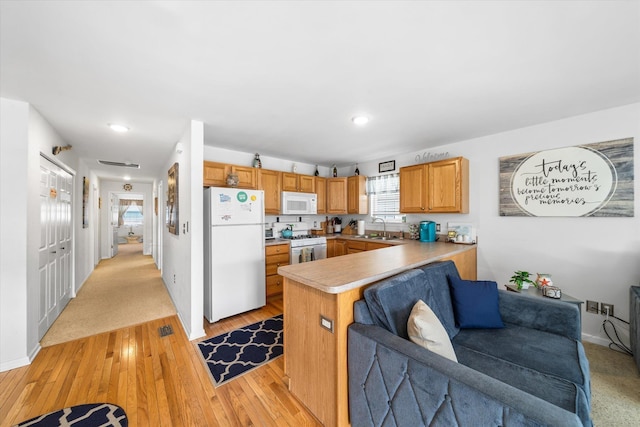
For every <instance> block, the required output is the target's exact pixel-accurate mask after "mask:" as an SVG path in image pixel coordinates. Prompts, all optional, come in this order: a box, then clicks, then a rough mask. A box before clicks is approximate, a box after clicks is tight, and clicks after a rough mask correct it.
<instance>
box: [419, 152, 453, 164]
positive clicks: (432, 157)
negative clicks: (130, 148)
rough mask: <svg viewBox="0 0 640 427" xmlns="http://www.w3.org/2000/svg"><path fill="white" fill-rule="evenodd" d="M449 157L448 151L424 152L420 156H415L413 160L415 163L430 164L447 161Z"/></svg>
mask: <svg viewBox="0 0 640 427" xmlns="http://www.w3.org/2000/svg"><path fill="white" fill-rule="evenodd" d="M449 157H450V156H449V152H448V151H445V152H444V153H430V152H428V151H425V152H424V153H422V154H419V153H418V154H416V157H415V158H414V160H415V162H416V163H430V162H437V161H438V160H444V159H448V158H449Z"/></svg>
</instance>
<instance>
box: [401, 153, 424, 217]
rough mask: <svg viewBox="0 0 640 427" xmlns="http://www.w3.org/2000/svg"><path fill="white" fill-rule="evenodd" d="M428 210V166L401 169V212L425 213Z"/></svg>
mask: <svg viewBox="0 0 640 427" xmlns="http://www.w3.org/2000/svg"><path fill="white" fill-rule="evenodd" d="M426 208H427V165H426V164H421V165H415V166H406V167H403V168H400V212H402V213H425V211H426Z"/></svg>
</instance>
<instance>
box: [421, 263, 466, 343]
mask: <svg viewBox="0 0 640 427" xmlns="http://www.w3.org/2000/svg"><path fill="white" fill-rule="evenodd" d="M420 269H421V270H422V271H424V273H425V275H426V276H425V280H426V281H427V282H428V284H429V287H431V295H432V300H430V301H427V300H424V302H426V303H427V304H429V307H431V309H432V310H433V312H434V313H435V314H436V316H438V319H440V322H442V326H444V328H445V329H446V330H447V333H448V334H449V338H453V337H455V336H456V334H457V333H458V331H459V330H460V328H458V327H457V326H456V321H455V318H454V315H453V306H452V305H451V291H450V290H449V280H448V278H449V277H453V278H457V279H459V278H460V274H458V269H457V268H456V265H455V264H454V263H453V261H439V262H434V263H431V264H427V265H425V266H423V267H420Z"/></svg>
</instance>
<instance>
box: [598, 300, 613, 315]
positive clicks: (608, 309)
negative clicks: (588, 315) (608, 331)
mask: <svg viewBox="0 0 640 427" xmlns="http://www.w3.org/2000/svg"><path fill="white" fill-rule="evenodd" d="M600 314H602V315H603V316H607V315H608V316H613V304H607V303H606V302H601V303H600Z"/></svg>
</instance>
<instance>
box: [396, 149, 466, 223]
mask: <svg viewBox="0 0 640 427" xmlns="http://www.w3.org/2000/svg"><path fill="white" fill-rule="evenodd" d="M400 212H402V213H436V212H437V213H468V212H469V160H467V159H465V158H463V157H456V158H453V159H446V160H440V161H438V162H432V163H424V164H420V165H414V166H406V167H403V168H400Z"/></svg>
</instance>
